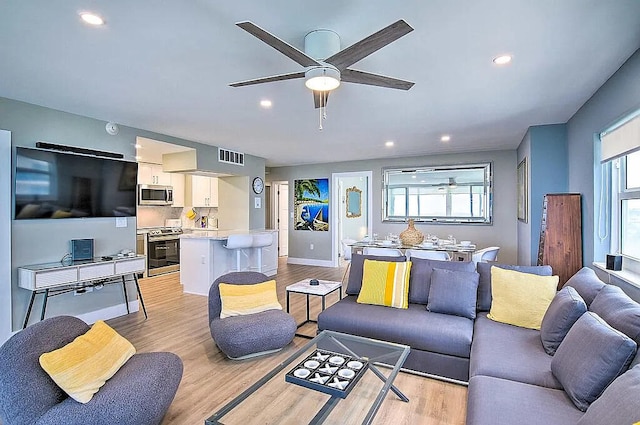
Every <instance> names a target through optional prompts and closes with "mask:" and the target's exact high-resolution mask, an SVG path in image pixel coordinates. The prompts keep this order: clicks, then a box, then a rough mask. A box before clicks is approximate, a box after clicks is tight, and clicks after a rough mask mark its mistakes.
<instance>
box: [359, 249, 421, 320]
mask: <svg viewBox="0 0 640 425" xmlns="http://www.w3.org/2000/svg"><path fill="white" fill-rule="evenodd" d="M410 271H411V261H403V262H394V261H375V260H364V269H363V272H362V289H360V294H359V295H358V299H357V302H359V303H360V304H375V305H384V306H387V307H394V308H409V272H410Z"/></svg>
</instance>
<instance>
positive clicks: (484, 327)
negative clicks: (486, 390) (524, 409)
mask: <svg viewBox="0 0 640 425" xmlns="http://www.w3.org/2000/svg"><path fill="white" fill-rule="evenodd" d="M473 332H474V334H473V345H472V346H471V361H470V363H469V376H477V375H487V376H493V377H496V378H503V379H510V380H512V381H519V382H524V383H528V384H533V385H538V386H541V387H548V388H556V389H562V385H560V383H559V382H558V381H557V380H556V379H555V378H554V376H553V374H552V373H551V359H553V357H551V356H550V355H548V354H547V353H545V351H544V348H543V347H542V343H541V342H540V331H537V330H534V329H526V328H520V327H517V326H512V325H507V324H504V323H499V322H494V321H493V320H491V319H489V318H487V314H486V313H479V314H478V317H477V318H476V323H475V326H474V331H473Z"/></svg>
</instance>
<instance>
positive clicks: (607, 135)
mask: <svg viewBox="0 0 640 425" xmlns="http://www.w3.org/2000/svg"><path fill="white" fill-rule="evenodd" d="M600 140H601V141H602V152H601V160H600V161H601V162H607V161H611V160H612V159H615V158H619V157H621V156H624V155H628V154H630V153H632V152H634V151H637V150H640V114H638V115H636V116H635V117H634V118H632V119H630V120H629V121H627V122H625V123H624V124H622V125H621V126H619V127H616V128H614V129H613V130H610V131H607V132H604V133H602V134H600Z"/></svg>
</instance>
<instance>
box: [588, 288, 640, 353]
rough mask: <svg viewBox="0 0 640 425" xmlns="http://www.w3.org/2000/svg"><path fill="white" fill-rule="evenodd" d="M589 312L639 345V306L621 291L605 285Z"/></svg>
mask: <svg viewBox="0 0 640 425" xmlns="http://www.w3.org/2000/svg"><path fill="white" fill-rule="evenodd" d="M589 310H590V311H593V312H594V313H596V314H597V315H598V316H600V317H602V318H603V319H604V321H605V322H607V323H608V324H609V325H610V326H612V327H614V328H615V329H617V330H619V331H620V332H622V333H623V334H625V335H626V336H628V337H629V338H631V339H632V340H634V341H635V342H636V344H638V345H640V304H638V303H636V302H635V301H633V300H632V299H631V298H629V296H628V295H627V294H625V293H624V291H623V290H622V289H620V288H619V287H617V286H614V285H606V286H605V287H604V288H602V290H601V291H600V292H599V293H598V295H597V296H596V297H595V299H594V300H593V302H592V303H591V306H589Z"/></svg>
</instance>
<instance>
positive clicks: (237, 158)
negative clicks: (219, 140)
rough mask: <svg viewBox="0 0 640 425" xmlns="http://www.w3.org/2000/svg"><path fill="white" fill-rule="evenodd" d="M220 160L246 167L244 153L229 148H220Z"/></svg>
mask: <svg viewBox="0 0 640 425" xmlns="http://www.w3.org/2000/svg"><path fill="white" fill-rule="evenodd" d="M218 162H226V163H227V164H235V165H242V166H243V167H244V154H243V153H240V152H234V151H230V150H229V149H222V148H218Z"/></svg>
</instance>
